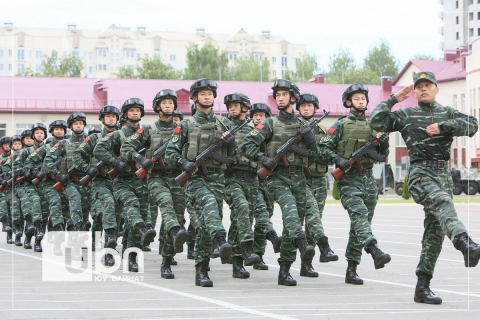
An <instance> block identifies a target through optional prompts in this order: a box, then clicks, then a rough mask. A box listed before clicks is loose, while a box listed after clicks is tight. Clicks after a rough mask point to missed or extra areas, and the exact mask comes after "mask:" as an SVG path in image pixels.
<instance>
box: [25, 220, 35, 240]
mask: <svg viewBox="0 0 480 320" xmlns="http://www.w3.org/2000/svg"><path fill="white" fill-rule="evenodd" d="M27 234H30V235H32V236H33V235H34V234H35V227H34V226H33V221H32V216H31V215H28V216H26V217H25V235H27Z"/></svg>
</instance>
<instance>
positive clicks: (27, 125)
mask: <svg viewBox="0 0 480 320" xmlns="http://www.w3.org/2000/svg"><path fill="white" fill-rule="evenodd" d="M32 126H33V123H17V126H16V127H15V130H17V133H16V134H22V132H23V131H24V130H30V129H31V128H32Z"/></svg>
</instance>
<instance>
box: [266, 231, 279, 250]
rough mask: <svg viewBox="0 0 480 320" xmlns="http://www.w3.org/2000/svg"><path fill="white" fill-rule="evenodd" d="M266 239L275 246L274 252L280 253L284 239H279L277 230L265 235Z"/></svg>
mask: <svg viewBox="0 0 480 320" xmlns="http://www.w3.org/2000/svg"><path fill="white" fill-rule="evenodd" d="M265 238H266V239H267V240H269V241H270V242H271V243H272V245H273V251H274V252H275V253H279V252H280V246H281V245H282V237H279V236H278V235H277V233H276V232H275V230H273V231H270V232H269V233H267V234H266V235H265Z"/></svg>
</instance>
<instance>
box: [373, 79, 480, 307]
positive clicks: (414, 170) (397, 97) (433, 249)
mask: <svg viewBox="0 0 480 320" xmlns="http://www.w3.org/2000/svg"><path fill="white" fill-rule="evenodd" d="M413 82H414V84H413V85H410V86H407V87H405V88H403V89H402V90H400V91H399V92H397V93H395V94H392V95H391V96H390V98H388V100H387V101H383V102H381V103H380V104H379V105H378V106H377V107H376V108H375V110H374V111H373V112H372V115H371V119H372V120H371V126H372V127H373V128H374V129H376V130H384V131H389V132H393V131H399V132H401V134H402V137H403V139H404V140H405V143H406V145H407V149H408V154H409V156H410V168H409V171H408V189H409V191H410V193H411V194H412V197H413V199H414V200H415V202H416V203H418V204H420V205H422V206H423V209H424V211H425V222H424V227H425V232H424V233H423V241H422V252H421V254H420V262H419V264H418V266H417V270H416V275H417V277H418V281H417V286H416V288H415V297H414V301H415V302H418V303H429V304H441V303H442V299H441V298H440V297H437V296H435V295H434V294H433V292H432V291H431V290H430V280H431V279H432V277H433V271H434V269H435V264H436V262H437V259H438V256H439V255H440V251H441V250H442V243H443V239H444V238H445V235H447V236H448V238H449V239H450V240H451V241H452V243H453V245H454V247H455V248H456V249H457V250H459V251H461V252H462V254H463V256H464V259H465V267H475V266H476V265H477V264H478V260H479V258H480V246H479V245H478V244H476V243H475V242H473V241H472V239H470V237H469V236H468V233H467V229H466V228H465V226H464V225H463V223H462V222H461V221H460V220H459V219H458V217H457V212H456V210H455V206H454V204H453V201H452V185H453V182H452V178H451V176H450V173H449V171H448V162H449V160H450V150H451V146H452V141H453V137H460V136H469V137H472V136H473V135H474V134H475V133H476V132H477V131H478V120H477V119H476V118H475V117H474V116H471V115H467V114H464V113H461V112H459V111H458V110H455V109H453V108H451V107H441V106H439V105H438V104H437V103H436V101H435V96H436V95H437V93H438V91H439V88H438V86H437V81H436V78H435V75H434V74H433V73H432V72H418V73H416V74H415V75H414V76H413ZM412 90H414V94H415V97H416V99H417V100H418V106H416V107H414V108H406V109H401V110H397V111H395V112H392V111H391V110H392V108H393V106H394V105H395V104H396V103H398V102H402V101H403V100H405V99H406V98H408V94H409V92H411V91H412Z"/></svg>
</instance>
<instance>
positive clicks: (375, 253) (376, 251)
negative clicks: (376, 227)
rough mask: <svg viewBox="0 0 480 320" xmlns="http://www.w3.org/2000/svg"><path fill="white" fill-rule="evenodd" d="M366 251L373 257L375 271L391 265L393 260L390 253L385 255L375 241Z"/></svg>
mask: <svg viewBox="0 0 480 320" xmlns="http://www.w3.org/2000/svg"><path fill="white" fill-rule="evenodd" d="M365 251H366V252H367V253H370V254H371V255H372V258H373V263H374V264H375V269H382V268H383V267H385V264H387V263H389V262H390V260H391V259H392V258H391V257H390V255H389V254H388V253H384V252H383V251H382V250H380V248H379V247H378V246H377V242H375V241H372V242H371V243H370V245H369V246H368V247H367V250H365Z"/></svg>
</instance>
